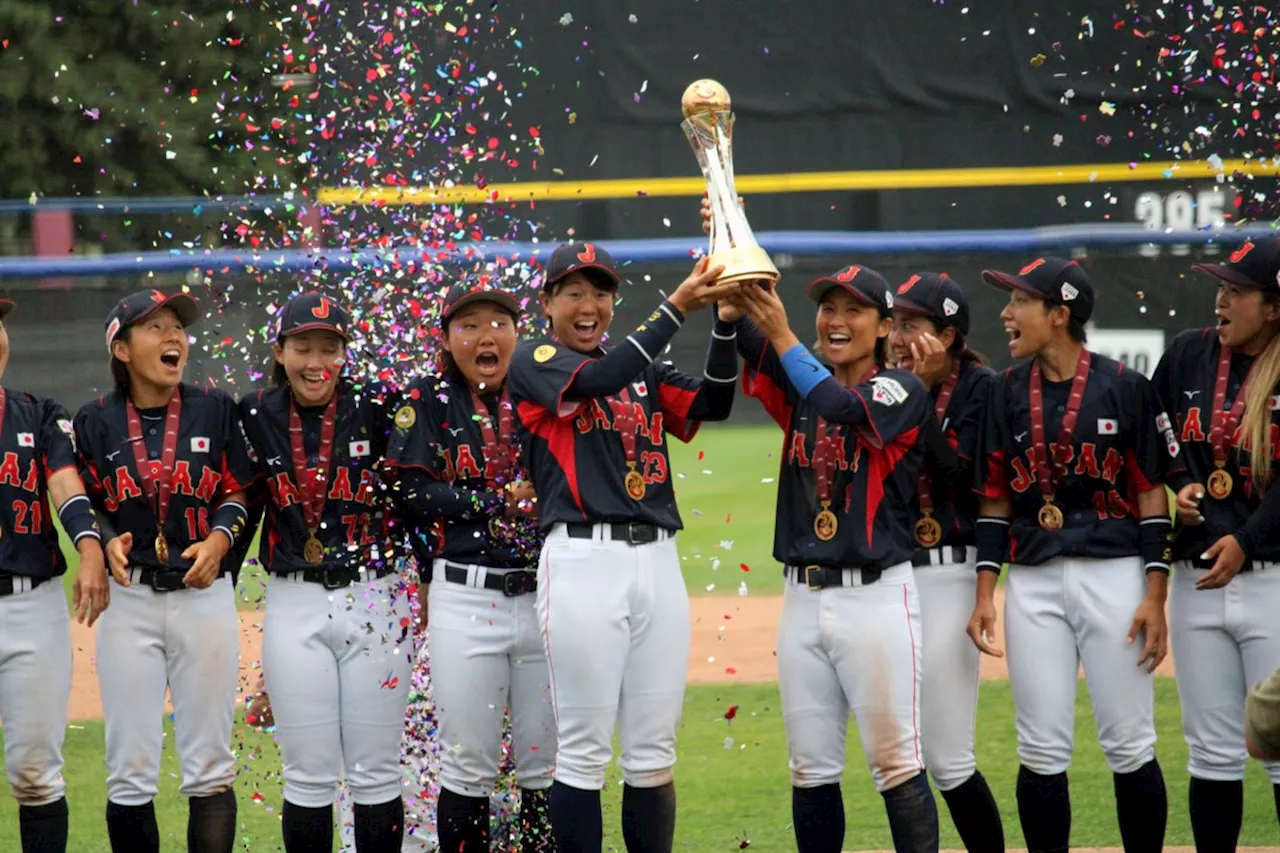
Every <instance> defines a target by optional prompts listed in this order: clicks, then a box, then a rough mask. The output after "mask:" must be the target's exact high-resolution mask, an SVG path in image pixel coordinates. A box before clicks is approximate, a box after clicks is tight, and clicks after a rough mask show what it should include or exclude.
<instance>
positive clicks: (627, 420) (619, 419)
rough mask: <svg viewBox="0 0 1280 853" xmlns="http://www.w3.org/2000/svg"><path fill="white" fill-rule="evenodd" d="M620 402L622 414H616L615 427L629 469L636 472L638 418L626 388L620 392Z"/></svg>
mask: <svg viewBox="0 0 1280 853" xmlns="http://www.w3.org/2000/svg"><path fill="white" fill-rule="evenodd" d="M618 400H619V401H620V402H621V403H622V408H621V410H620V411H621V413H620V414H619V413H618V412H615V413H614V418H613V420H614V424H613V425H614V427H615V428H616V429H617V431H618V437H619V438H620V439H622V452H623V453H624V454H626V457H627V468H628V469H629V470H634V469H635V467H636V418H635V412H634V410H633V409H632V407H631V394H630V393H629V392H628V391H627V389H626V388H623V389H622V390H621V391H619V392H618Z"/></svg>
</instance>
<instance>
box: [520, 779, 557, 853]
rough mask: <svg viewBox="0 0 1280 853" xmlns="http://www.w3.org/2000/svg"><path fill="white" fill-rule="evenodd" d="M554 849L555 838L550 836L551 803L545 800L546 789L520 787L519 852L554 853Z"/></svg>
mask: <svg viewBox="0 0 1280 853" xmlns="http://www.w3.org/2000/svg"><path fill="white" fill-rule="evenodd" d="M555 849H556V845H555V840H554V839H552V837H551V805H550V803H549V802H548V801H547V789H546V788H543V789H542V790H540V791H533V790H530V789H529V788H521V789H520V851H521V853H555Z"/></svg>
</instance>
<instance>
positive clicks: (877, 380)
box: [871, 376, 907, 406]
mask: <svg viewBox="0 0 1280 853" xmlns="http://www.w3.org/2000/svg"><path fill="white" fill-rule="evenodd" d="M871 385H872V387H873V388H874V390H873V391H872V392H871V399H873V400H875V401H876V402H877V403H879V404H880V405H882V406H896V405H898V404H899V403H902V402H905V401H906V399H907V389H906V388H903V387H902V383H901V382H899V381H898V380H896V379H893V378H891V377H888V376H876V377H873V378H872V379H871Z"/></svg>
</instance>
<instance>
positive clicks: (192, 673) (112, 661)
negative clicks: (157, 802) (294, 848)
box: [97, 569, 240, 806]
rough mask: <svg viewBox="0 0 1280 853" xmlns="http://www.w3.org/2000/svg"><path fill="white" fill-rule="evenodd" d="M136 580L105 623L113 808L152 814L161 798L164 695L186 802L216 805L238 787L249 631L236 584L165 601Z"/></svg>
mask: <svg viewBox="0 0 1280 853" xmlns="http://www.w3.org/2000/svg"><path fill="white" fill-rule="evenodd" d="M140 576H141V570H140V569H134V570H133V572H132V574H131V578H130V579H131V581H132V585H131V586H127V587H123V586H120V585H119V584H116V583H114V582H113V583H112V586H111V606H110V607H108V608H107V610H106V612H105V613H103V614H102V617H101V618H100V619H99V620H98V636H97V649H98V685H99V687H100V688H101V690H102V711H103V715H104V717H105V718H106V720H105V722H106V729H107V799H108V800H110V801H111V802H113V803H116V804H118V805H122V806H143V805H146V804H147V803H149V802H151V801H152V800H153V799H155V796H156V793H157V791H158V790H159V788H158V783H159V778H160V752H161V748H162V747H163V745H164V726H163V723H164V694H165V688H166V687H167V688H168V689H169V694H170V698H171V699H172V700H173V725H174V734H175V739H176V741H177V748H178V757H179V760H180V761H181V763H182V785H181V787H180V788H179V789H178V790H179V791H180V792H181V793H182V795H183V796H186V797H207V796H210V795H212V794H217V793H219V792H221V791H225V790H226V789H227V788H229V787H231V785H232V783H233V782H235V779H236V766H235V757H234V756H233V755H232V754H231V724H232V721H233V719H234V717H235V706H236V687H237V685H236V676H237V670H238V665H239V661H240V623H239V620H238V619H237V618H236V599H235V590H234V589H233V588H232V584H231V576H230V575H223V576H222V577H220V578H218V579H217V580H215V581H214V582H213V583H212V584H210V585H209V586H208V587H207V588H205V589H182V590H176V591H174V592H156V591H155V590H153V589H152V588H151V587H149V586H143V585H142V583H141V581H140Z"/></svg>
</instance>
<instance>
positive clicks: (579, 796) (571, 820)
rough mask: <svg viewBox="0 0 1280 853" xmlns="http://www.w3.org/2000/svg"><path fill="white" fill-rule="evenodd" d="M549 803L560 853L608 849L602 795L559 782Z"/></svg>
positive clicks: (588, 852) (549, 798)
mask: <svg viewBox="0 0 1280 853" xmlns="http://www.w3.org/2000/svg"><path fill="white" fill-rule="evenodd" d="M548 800H549V802H550V805H551V834H552V836H554V837H555V840H556V851H557V853H600V848H601V847H602V846H603V845H604V818H603V817H602V816H601V814H600V792H599V791H584V790H583V789H582V788H574V787H572V786H570V785H566V784H565V783H563V782H555V783H553V784H552V785H551V794H550V796H549V797H548Z"/></svg>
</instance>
